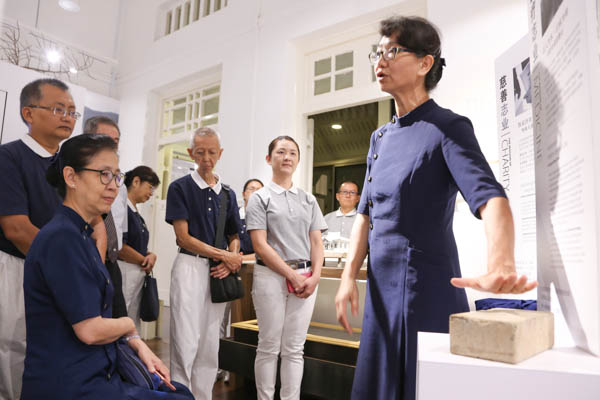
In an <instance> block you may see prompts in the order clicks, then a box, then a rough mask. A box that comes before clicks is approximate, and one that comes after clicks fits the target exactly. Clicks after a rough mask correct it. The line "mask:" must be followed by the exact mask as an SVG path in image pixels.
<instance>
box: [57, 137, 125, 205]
mask: <svg viewBox="0 0 600 400" xmlns="http://www.w3.org/2000/svg"><path fill="white" fill-rule="evenodd" d="M103 150H112V151H114V152H115V153H116V152H117V144H116V143H115V142H114V141H113V140H112V139H111V138H110V137H108V136H106V135H96V134H83V135H77V136H74V137H72V138H70V139H69V140H67V141H66V142H64V143H63V144H62V146H60V151H59V152H58V153H57V155H56V156H55V157H54V160H53V161H52V164H50V167H48V170H47V171H46V180H47V181H48V183H49V184H50V185H51V186H53V187H54V188H56V190H57V192H58V194H59V195H60V197H62V198H64V197H65V195H66V193H67V184H66V182H65V177H64V175H63V170H64V169H65V167H71V168H73V169H74V170H75V171H81V170H82V169H83V168H85V167H87V166H88V164H89V163H90V160H91V159H92V158H93V157H94V156H95V155H96V154H98V153H100V152H101V151H103Z"/></svg>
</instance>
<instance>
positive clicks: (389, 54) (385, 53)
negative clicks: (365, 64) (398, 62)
mask: <svg viewBox="0 0 600 400" xmlns="http://www.w3.org/2000/svg"><path fill="white" fill-rule="evenodd" d="M398 53H414V51H412V50H409V49H405V48H403V47H391V48H389V49H387V50H377V51H372V52H370V53H369V61H370V62H371V64H373V65H375V64H377V63H378V62H379V60H380V59H381V57H383V59H384V60H386V61H392V60H393V59H394V58H396V56H397V55H398Z"/></svg>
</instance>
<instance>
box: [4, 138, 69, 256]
mask: <svg viewBox="0 0 600 400" xmlns="http://www.w3.org/2000/svg"><path fill="white" fill-rule="evenodd" d="M51 159H52V157H48V158H44V157H41V156H39V155H38V154H36V153H35V152H34V151H33V150H31V149H30V148H29V147H28V146H27V145H26V144H25V143H23V141H21V140H15V141H14V142H10V143H7V144H3V145H1V146H0V187H1V188H2V190H0V216H6V215H27V216H29V220H30V221H31V223H32V224H33V225H34V226H36V227H38V228H41V227H42V226H44V225H46V223H48V221H50V219H51V218H52V216H53V215H54V212H55V211H56V209H57V208H58V206H60V204H61V203H62V200H61V199H60V197H59V196H58V193H57V192H56V190H54V188H53V187H52V186H50V185H49V184H48V182H47V181H46V170H47V169H48V167H49V166H50V160H51ZM0 250H1V251H3V252H5V253H8V254H11V255H13V256H15V257H19V258H25V256H24V255H23V254H22V253H21V252H20V251H19V250H18V249H17V248H16V247H15V245H14V244H12V242H10V241H9V240H8V239H6V236H5V235H4V232H2V229H1V228H0Z"/></svg>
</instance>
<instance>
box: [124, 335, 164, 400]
mask: <svg viewBox="0 0 600 400" xmlns="http://www.w3.org/2000/svg"><path fill="white" fill-rule="evenodd" d="M115 344H116V347H117V372H118V373H119V375H121V379H123V381H125V382H127V383H131V384H132V385H136V386H141V387H143V388H146V389H150V390H157V389H158V387H159V386H160V385H161V384H162V379H160V377H159V376H158V374H151V373H150V372H149V371H148V368H146V364H144V363H143V362H142V360H140V358H139V357H138V356H137V354H135V352H134V351H133V349H132V348H131V347H129V345H128V344H127V341H126V340H125V339H123V338H121V339H119V340H117V342H116V343H115Z"/></svg>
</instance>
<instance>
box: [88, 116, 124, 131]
mask: <svg viewBox="0 0 600 400" xmlns="http://www.w3.org/2000/svg"><path fill="white" fill-rule="evenodd" d="M100 124H106V125H110V126H114V127H115V128H116V129H117V132H119V136H121V130H120V129H119V125H117V123H116V122H115V121H113V120H112V119H110V118H109V117H106V116H104V115H98V116H96V117H91V118H88V119H87V120H86V121H85V124H84V125H83V133H96V132H97V130H98V125H100Z"/></svg>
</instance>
